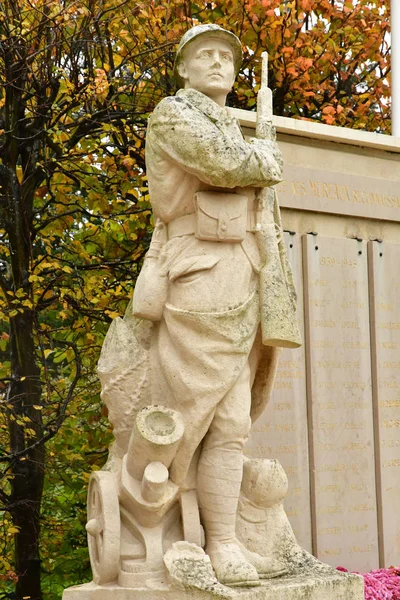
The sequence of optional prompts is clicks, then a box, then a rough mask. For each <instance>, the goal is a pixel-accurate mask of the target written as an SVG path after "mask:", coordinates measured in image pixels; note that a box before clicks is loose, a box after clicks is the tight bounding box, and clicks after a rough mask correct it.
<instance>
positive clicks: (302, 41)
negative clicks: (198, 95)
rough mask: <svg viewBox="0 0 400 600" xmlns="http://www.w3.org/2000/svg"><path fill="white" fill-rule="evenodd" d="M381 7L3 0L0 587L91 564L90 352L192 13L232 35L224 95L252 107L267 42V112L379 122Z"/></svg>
mask: <svg viewBox="0 0 400 600" xmlns="http://www.w3.org/2000/svg"><path fill="white" fill-rule="evenodd" d="M388 8H389V2H383V1H382V0H379V1H371V0H359V1H357V2H353V1H351V0H345V1H328V0H319V1H313V0H296V1H282V0H281V1H279V0H246V1H245V0H221V1H217V2H187V1H183V0H175V1H172V2H171V0H147V1H143V2H136V1H133V0H80V1H79V2H77V1H72V0H64V1H61V0H5V1H4V0H0V469H1V471H0V481H1V483H0V505H1V506H0V508H1V509H2V513H1V514H2V515H3V517H2V528H1V531H2V537H1V539H0V550H1V552H2V555H3V557H4V567H5V568H4V571H3V573H2V574H1V575H0V581H2V583H1V584H0V589H2V586H3V587H4V586H5V589H6V591H5V592H4V593H3V592H2V591H0V598H2V597H4V598H9V597H14V596H10V595H9V594H11V590H13V589H14V587H15V589H16V592H15V593H16V596H15V597H16V598H17V600H21V599H22V598H23V597H28V596H29V597H30V598H31V600H39V599H41V598H42V597H45V598H47V599H48V600H50V598H51V600H54V599H55V598H60V595H61V590H62V588H63V587H66V586H67V585H72V584H73V583H78V582H80V581H82V580H83V579H84V578H85V577H87V576H89V575H90V572H89V570H88V558H87V551H86V547H85V533H84V522H85V512H84V511H85V493H86V492H85V486H86V482H87V480H88V477H89V473H90V471H91V470H92V469H93V468H99V467H100V466H101V464H102V463H103V462H104V460H105V457H106V454H107V444H108V443H109V441H110V431H109V428H108V424H107V420H106V414H105V412H104V409H101V403H100V400H99V385H98V382H97V378H96V373H95V367H96V362H97V359H98V356H99V352H100V347H101V343H102V340H103V338H104V335H105V332H106V330H107V327H108V325H109V323H110V321H111V319H112V318H113V317H115V316H117V315H121V314H123V312H124V310H125V307H126V304H127V302H128V299H129V297H130V295H131V292H132V288H133V284H134V281H135V278H136V276H137V273H138V270H139V268H140V264H141V261H142V259H143V256H144V253H145V251H146V249H147V246H148V243H149V236H150V231H151V213H150V205H149V197H148V192H147V186H146V176H145V165H144V136H145V129H146V122H147V117H148V115H149V113H150V112H151V111H152V110H153V108H154V106H155V105H156V104H157V102H158V101H159V100H161V98H163V97H164V96H166V95H171V94H173V93H174V91H175V83H174V80H173V76H172V69H173V59H174V48H175V45H176V42H177V41H178V40H179V39H180V37H181V36H182V34H183V33H184V32H185V31H186V30H187V29H188V28H189V27H191V26H192V25H194V24H196V23H199V22H216V23H218V24H220V25H221V26H223V27H225V28H227V29H229V30H231V31H233V32H234V33H236V35H238V36H239V37H240V39H241V40H242V42H243V49H244V63H243V67H242V69H241V72H240V75H239V78H238V81H237V83H236V84H235V87H234V90H233V91H232V93H231V94H230V96H229V103H230V104H231V105H232V106H236V107H239V108H245V109H249V110H254V109H255V105H256V96H257V90H258V87H259V83H260V64H261V63H260V57H261V53H262V51H264V50H267V51H268V53H269V55H270V63H269V81H270V85H271V87H272V88H273V90H274V111H275V114H278V115H284V116H288V117H294V118H302V119H312V120H316V121H321V122H325V123H328V124H331V125H341V126H345V127H353V128H357V129H366V130H369V131H380V132H382V133H389V132H390V116H389V115H390V91H389V82H390V72H389V67H390V65H389V48H388V35H387V33H388V27H389V25H388V23H389V14H388ZM43 490H45V495H44V496H43ZM40 527H41V533H40ZM42 590H43V591H42ZM2 593H3V596H1V594H2Z"/></svg>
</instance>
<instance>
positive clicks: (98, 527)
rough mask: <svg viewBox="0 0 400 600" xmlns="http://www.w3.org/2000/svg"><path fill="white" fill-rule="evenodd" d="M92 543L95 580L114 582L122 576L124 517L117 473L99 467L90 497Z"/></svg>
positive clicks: (91, 479)
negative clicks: (119, 498) (121, 546)
mask: <svg viewBox="0 0 400 600" xmlns="http://www.w3.org/2000/svg"><path fill="white" fill-rule="evenodd" d="M87 513H88V522H87V524H86V531H87V532H88V546H89V556H90V564H91V567H92V572H93V581H94V582H95V583H97V584H102V583H111V582H112V581H116V580H117V579H118V573H119V558H120V535H121V520H120V515H119V501H118V492H117V486H116V481H115V475H114V473H110V472H108V471H96V472H95V473H92V475H91V477H90V481H89V490H88V501H87Z"/></svg>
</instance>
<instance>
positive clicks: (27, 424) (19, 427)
mask: <svg viewBox="0 0 400 600" xmlns="http://www.w3.org/2000/svg"><path fill="white" fill-rule="evenodd" d="M10 333H11V335H10V342H11V371H12V383H11V386H10V389H9V395H8V402H9V405H10V406H12V411H10V422H9V423H10V440H11V453H12V455H14V458H13V460H12V463H11V468H12V473H13V478H12V481H11V485H12V492H11V502H10V505H11V506H10V512H11V515H12V517H13V523H14V525H15V526H16V527H17V528H18V529H19V531H18V533H17V534H16V535H15V568H16V573H17V575H18V582H17V586H16V600H22V599H23V598H29V599H30V600H42V594H41V587H40V575H41V571H40V555H39V534H40V505H41V499H42V492H43V480H44V445H43V444H42V443H40V440H41V439H42V437H43V429H42V422H41V412H40V410H37V409H35V406H38V405H39V404H40V397H41V389H40V378H39V369H38V368H37V366H36V364H35V352H34V350H35V349H34V340H33V316H32V315H31V314H29V313H26V314H24V315H19V316H18V317H17V318H15V319H14V322H13V323H12V324H11V332H10ZM28 419H29V421H28ZM27 430H28V431H27ZM33 432H34V433H33ZM30 446H34V447H33V448H32V449H31V450H27V451H26V452H24V450H26V449H27V448H29V447H30Z"/></svg>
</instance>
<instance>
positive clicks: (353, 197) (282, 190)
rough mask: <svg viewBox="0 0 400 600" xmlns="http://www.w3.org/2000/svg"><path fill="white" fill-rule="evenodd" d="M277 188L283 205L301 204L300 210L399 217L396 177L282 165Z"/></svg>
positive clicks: (396, 219) (374, 217)
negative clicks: (280, 180)
mask: <svg viewBox="0 0 400 600" xmlns="http://www.w3.org/2000/svg"><path fill="white" fill-rule="evenodd" d="M277 190H278V194H279V203H280V205H281V206H283V207H285V208H298V206H299V203H301V208H302V210H312V211H316V212H326V213H334V214H339V215H352V216H359V217H366V218H368V219H376V218H379V219H385V220H389V221H399V220H400V193H399V182H398V180H397V181H396V180H390V179H378V178H375V177H370V176H368V174H363V175H355V174H352V175H350V174H347V173H345V172H340V171H338V172H335V171H325V170H320V169H310V168H306V167H298V166H295V165H290V164H286V165H285V169H284V173H283V181H282V183H280V184H279V185H278V186H277Z"/></svg>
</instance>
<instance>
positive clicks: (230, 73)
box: [179, 36, 235, 98]
mask: <svg viewBox="0 0 400 600" xmlns="http://www.w3.org/2000/svg"><path fill="white" fill-rule="evenodd" d="M179 74H180V76H181V77H182V78H183V79H184V81H185V88H193V89H195V90H197V91H198V92H202V93H203V94H205V95H206V96H209V97H210V98H213V97H215V96H216V95H221V94H228V92H229V91H230V90H231V88H232V86H233V83H234V81H235V65H234V62H233V53H232V50H231V48H230V46H229V44H228V43H226V42H224V41H223V40H220V39H218V38H215V37H214V38H213V37H209V36H207V37H204V38H203V39H202V38H199V39H198V40H195V41H193V42H192V43H191V44H190V45H189V46H188V48H186V50H185V52H184V55H183V58H182V61H181V63H180V65H179Z"/></svg>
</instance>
